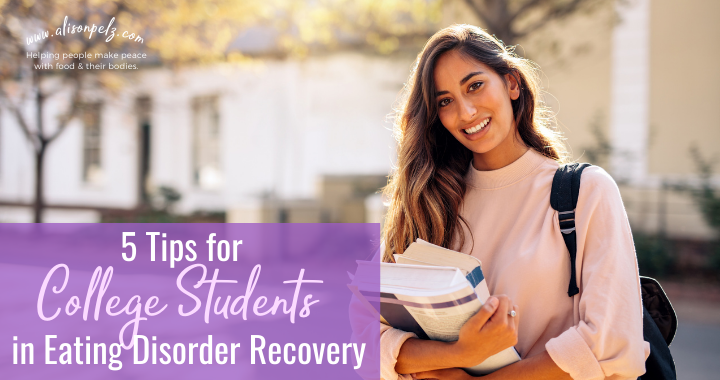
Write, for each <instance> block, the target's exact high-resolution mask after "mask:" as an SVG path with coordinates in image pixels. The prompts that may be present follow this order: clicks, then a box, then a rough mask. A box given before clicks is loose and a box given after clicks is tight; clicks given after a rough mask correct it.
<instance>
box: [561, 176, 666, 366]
mask: <svg viewBox="0 0 720 380" xmlns="http://www.w3.org/2000/svg"><path fill="white" fill-rule="evenodd" d="M588 166H590V164H577V163H575V164H570V165H564V166H561V167H560V168H558V170H557V172H555V177H554V178H553V183H552V190H551V192H550V205H551V206H552V208H553V209H555V210H557V211H558V221H559V223H560V231H561V232H562V237H563V240H565V245H566V246H567V249H568V252H569V253H570V284H569V285H568V296H570V297H572V296H574V295H576V294H578V292H579V289H578V286H577V280H576V276H575V257H576V255H577V241H576V234H575V207H576V206H577V198H578V194H579V192H580V175H581V174H582V171H583V170H584V169H585V168H586V167H588ZM640 287H641V291H642V303H643V338H644V339H645V341H646V342H648V343H650V356H649V357H648V358H647V361H646V362H645V374H644V375H642V376H640V379H643V380H649V379H653V380H655V379H672V380H676V379H677V375H676V373H675V362H674V361H673V358H672V355H671V354H670V348H669V346H670V343H672V340H673V338H674V337H675V332H676V331H677V317H676V315H675V310H673V307H672V304H670V300H669V299H668V297H667V295H666V294H665V292H664V291H663V289H662V287H660V284H659V283H658V282H657V281H656V280H655V279H653V278H650V277H643V276H641V277H640Z"/></svg>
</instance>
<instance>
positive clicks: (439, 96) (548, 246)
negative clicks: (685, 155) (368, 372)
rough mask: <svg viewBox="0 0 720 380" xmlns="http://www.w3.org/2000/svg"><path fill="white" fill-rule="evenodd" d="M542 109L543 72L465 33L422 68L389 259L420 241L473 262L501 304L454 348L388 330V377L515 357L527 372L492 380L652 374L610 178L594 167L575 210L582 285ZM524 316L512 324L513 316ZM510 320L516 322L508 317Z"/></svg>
mask: <svg viewBox="0 0 720 380" xmlns="http://www.w3.org/2000/svg"><path fill="white" fill-rule="evenodd" d="M551 120H552V118H551V117H549V114H548V111H547V109H546V108H545V107H544V105H543V103H542V101H541V99H540V97H539V87H538V82H537V78H536V69H535V67H534V66H533V64H532V63H531V62H529V61H528V60H525V59H522V58H519V57H517V56H515V55H513V54H512V53H511V52H510V51H508V50H507V49H506V48H505V47H504V46H503V45H502V43H501V42H499V41H497V40H496V39H495V38H493V37H492V36H490V35H489V34H487V33H486V32H484V31H483V30H481V29H479V28H477V27H473V26H469V25H455V26H451V27H449V28H446V29H443V30H441V31H439V32H438V33H437V34H435V35H434V36H433V37H432V38H431V39H430V40H429V41H428V43H427V45H426V46H425V48H424V49H423V51H422V52H421V53H420V55H419V56H418V60H417V65H416V67H415V69H414V71H413V73H412V75H411V78H410V80H409V82H408V86H407V88H406V98H405V102H404V105H403V107H402V108H401V110H400V113H399V117H398V119H397V122H396V126H395V127H396V134H397V139H398V151H399V153H398V165H397V166H398V167H397V172H396V173H395V174H394V176H393V177H392V181H391V183H390V184H389V186H388V188H387V189H386V191H387V194H388V195H389V196H390V199H391V204H390V208H389V212H388V215H387V219H386V223H385V230H384V233H383V238H384V242H385V248H384V252H383V259H384V260H385V261H392V254H393V253H402V252H403V251H404V250H405V249H406V248H407V247H408V245H409V244H410V243H411V242H413V241H415V240H416V239H417V238H421V239H424V240H427V241H429V242H431V243H434V244H437V245H441V246H443V247H448V248H450V249H454V250H458V251H460V252H463V253H466V254H470V255H473V256H475V257H477V258H478V259H480V260H481V261H482V264H483V272H484V274H485V277H486V279H487V281H488V287H489V289H490V293H491V294H496V295H499V296H496V297H491V298H490V299H489V300H488V302H486V304H485V305H484V306H483V308H482V309H481V311H480V312H479V313H478V314H477V315H475V316H474V317H473V318H471V319H470V320H469V321H468V322H467V323H466V324H465V326H464V327H463V329H462V330H461V332H460V337H459V340H458V341H457V342H452V343H445V342H438V341H427V340H420V339H416V338H415V337H414V336H413V334H411V333H407V332H403V331H400V330H396V329H393V328H390V327H389V326H383V328H382V333H381V362H382V365H381V372H382V377H383V378H384V379H385V380H395V379H397V378H403V379H404V378H410V376H412V377H413V378H418V379H425V378H437V379H468V378H471V377H470V376H469V375H468V374H466V373H465V372H464V371H462V370H460V369H457V368H459V367H468V366H473V365H475V364H478V363H480V362H482V361H483V360H484V359H486V358H487V357H489V356H491V355H493V354H495V353H497V352H499V351H501V350H503V349H505V348H507V347H510V346H515V348H516V349H517V351H518V352H519V353H520V355H521V357H522V359H523V360H521V361H519V362H517V363H515V364H512V365H510V366H507V367H505V368H503V369H501V370H499V371H496V372H494V373H493V374H491V375H488V376H486V378H488V379H495V378H498V379H570V378H573V379H604V378H609V379H635V378H637V377H638V376H640V375H642V374H643V373H644V372H645V359H646V358H647V356H648V354H649V345H648V344H647V343H646V342H644V341H643V332H642V306H641V299H640V284H639V279H638V270H637V261H636V258H635V250H634V247H633V241H632V235H631V233H630V227H629V224H628V221H627V216H626V214H625V209H624V207H623V204H622V201H621V199H620V193H619V191H618V188H617V186H616V185H615V182H614V181H613V180H612V178H611V177H610V176H609V175H608V174H607V173H606V172H605V171H603V170H602V169H601V168H599V167H596V166H592V167H590V168H588V169H586V170H585V171H584V172H583V175H582V185H581V187H580V194H579V199H578V206H577V209H576V216H575V218H576V219H575V224H576V230H577V268H576V270H577V282H578V286H579V288H580V293H579V294H577V295H575V296H573V297H568V294H567V285H568V282H569V279H570V270H569V268H570V258H569V255H568V252H567V248H566V247H565V244H564V241H563V238H562V235H561V232H560V230H559V227H558V215H557V212H556V211H555V210H553V209H552V208H551V207H550V189H551V184H552V179H553V176H554V174H555V171H556V170H557V168H558V165H559V164H562V163H563V162H564V161H565V159H566V151H565V150H564V148H563V146H562V144H561V141H560V138H559V135H558V134H557V133H556V132H554V131H553V129H551V127H552V125H551ZM513 311H514V313H513ZM511 314H514V316H512V315H511Z"/></svg>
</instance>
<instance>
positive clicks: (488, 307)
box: [453, 295, 519, 372]
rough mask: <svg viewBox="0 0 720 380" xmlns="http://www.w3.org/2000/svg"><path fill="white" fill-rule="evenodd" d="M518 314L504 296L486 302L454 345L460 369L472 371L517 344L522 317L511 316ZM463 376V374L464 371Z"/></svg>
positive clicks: (461, 331) (466, 325)
mask: <svg viewBox="0 0 720 380" xmlns="http://www.w3.org/2000/svg"><path fill="white" fill-rule="evenodd" d="M512 310H515V312H516V313H517V307H514V306H513V304H512V301H511V300H510V298H508V297H507V296H505V295H499V296H493V297H490V298H488V299H487V301H486V302H485V305H483V307H482V308H481V309H480V311H478V312H477V314H475V315H474V316H473V317H472V318H470V319H469V320H468V321H467V322H465V324H464V325H463V327H462V328H461V329H460V336H459V338H458V340H457V342H454V343H453V350H456V353H457V357H458V358H459V359H460V360H461V363H459V365H458V367H472V366H475V365H478V364H480V363H482V362H483V361H485V359H487V358H489V357H490V356H492V355H495V354H497V353H498V352H500V351H502V350H504V349H506V348H508V347H512V346H514V345H516V344H517V326H518V322H519V316H518V315H517V314H516V315H515V317H511V316H510V315H508V313H509V312H510V311H512ZM463 372H464V371H463Z"/></svg>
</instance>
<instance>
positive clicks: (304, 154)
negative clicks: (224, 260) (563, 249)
mask: <svg viewBox="0 0 720 380" xmlns="http://www.w3.org/2000/svg"><path fill="white" fill-rule="evenodd" d="M465 6H466V5H465V3H464V2H463V1H454V2H448V5H447V7H446V9H445V12H444V19H443V23H444V24H451V23H457V22H467V23H475V24H480V22H479V20H477V19H474V18H473V17H472V12H469V11H468V10H467V9H466V8H464V7H465ZM717 14H720V3H718V2H712V1H703V0H689V1H686V2H682V3H680V2H677V1H669V0H656V1H652V2H651V1H650V0H633V1H626V2H621V3H619V4H614V3H612V2H610V3H607V4H606V5H605V6H603V7H600V8H599V9H596V10H594V11H593V12H591V13H589V14H579V15H576V16H573V17H572V18H570V19H568V20H564V21H562V22H558V23H556V24H554V25H551V26H550V27H549V28H546V29H545V30H543V31H542V32H540V33H537V34H536V35H534V36H533V37H532V38H530V39H529V40H527V41H522V42H521V47H519V48H518V50H519V53H521V54H523V55H525V56H527V57H529V58H531V59H533V60H535V61H536V62H538V63H539V64H540V66H541V68H542V70H543V82H544V84H545V88H546V90H547V92H548V94H547V95H546V96H545V99H546V101H547V102H548V103H549V104H550V105H551V106H552V107H553V109H554V110H555V111H556V112H557V119H558V122H559V125H560V128H561V130H562V131H563V132H564V133H565V135H566V136H567V138H568V143H569V145H570V146H571V147H572V153H573V157H574V158H575V159H578V160H579V161H587V160H589V159H592V160H593V161H594V162H595V163H597V164H600V165H602V166H604V167H605V168H606V169H607V170H608V171H609V172H610V173H611V174H612V175H613V176H614V177H615V178H616V180H617V181H618V182H619V183H620V184H621V191H622V193H623V198H624V201H625V205H626V207H627V210H628V214H629V216H630V219H631V222H632V223H633V226H634V228H636V229H640V230H645V231H648V232H658V231H660V232H663V231H664V232H666V233H667V234H668V235H670V236H673V237H681V238H691V239H707V238H710V237H711V236H712V230H710V229H709V228H708V227H707V226H706V225H705V223H704V222H703V220H702V218H701V215H700V213H699V212H698V210H697V208H696V207H695V205H694V204H693V202H692V200H691V199H690V197H689V196H688V194H687V193H683V192H678V191H674V190H670V189H671V188H672V186H671V185H673V184H681V183H689V184H693V183H694V182H693V181H696V180H697V173H696V169H695V166H694V164H693V161H692V160H691V157H690V155H689V153H688V152H689V148H690V146H691V145H692V144H695V145H696V146H697V147H698V149H699V151H701V152H702V153H703V154H704V155H705V156H707V157H712V156H713V155H718V153H720V144H719V143H720V125H718V121H717V120H716V119H715V118H714V116H713V115H714V114H713V111H714V110H715V108H717V106H718V105H719V104H720V74H718V73H717V72H716V71H714V70H712V68H711V67H712V63H714V62H716V61H717V60H718V58H720V53H719V52H718V51H716V49H713V47H715V46H720V25H719V24H718V23H717V22H715V20H714V18H715V17H716V15H717ZM248 36H249V37H248ZM238 44H240V46H238V47H240V48H245V49H246V50H248V49H250V50H253V51H254V52H255V53H257V55H258V56H262V52H263V49H266V48H267V47H268V46H271V45H272V38H269V37H268V36H267V35H266V34H264V33H262V31H260V32H257V31H255V32H253V33H250V34H248V35H247V36H244V37H243V38H241V39H239V41H238ZM243 44H244V45H243ZM414 54H416V51H414V52H412V53H411V54H409V53H407V52H405V53H403V52H400V53H396V54H393V55H390V56H383V55H379V54H375V53H372V52H362V51H348V50H345V51H342V50H341V51H338V52H334V53H325V54H316V55H312V56H310V57H309V58H307V59H305V60H302V61H300V60H289V59H277V58H266V59H263V60H261V61H258V62H255V63H248V64H243V65H239V66H229V65H218V66H212V67H200V68H186V69H180V70H174V71H173V70H170V69H166V68H152V69H144V70H141V71H139V72H137V73H135V74H133V75H132V76H131V79H130V82H129V83H128V84H127V85H126V86H125V87H124V88H123V89H122V90H121V91H120V92H118V93H110V92H103V93H98V94H97V97H96V99H95V100H94V101H92V102H88V104H87V107H85V108H84V110H83V115H82V117H81V118H79V120H77V121H76V122H75V123H74V124H73V125H71V126H70V127H69V128H68V130H67V131H65V132H64V133H63V135H62V136H61V137H60V138H59V140H58V141H56V142H55V143H53V144H52V145H51V147H50V149H49V152H48V155H47V161H46V173H45V175H46V177H45V178H46V192H45V194H46V195H45V198H46V202H47V203H48V204H49V205H50V206H64V208H58V207H51V208H50V209H48V211H47V213H46V216H47V220H48V221H55V220H74V221H79V220H87V221H90V220H96V219H97V218H98V216H97V215H98V214H97V213H94V211H93V210H96V209H102V208H106V209H133V208H136V207H138V206H140V205H143V204H149V203H152V202H153V199H154V197H155V196H156V194H157V193H158V189H159V188H160V187H165V188H172V189H174V190H176V191H177V192H178V193H180V194H181V195H182V198H181V200H180V201H179V203H178V204H177V205H176V207H175V212H178V213H191V212H194V211H227V215H228V220H229V221H245V222H251V221H264V222H280V221H287V222H320V221H325V222H338V221H344V222H360V221H364V220H371V221H379V217H380V216H381V215H382V209H383V208H382V201H381V200H380V199H378V197H377V195H375V196H373V194H374V193H375V191H376V190H377V189H378V188H379V187H380V186H382V185H384V183H385V181H386V176H387V175H388V173H389V172H390V170H391V164H392V162H393V160H394V155H395V151H394V141H393V139H392V135H391V131H390V127H391V121H390V120H389V118H388V116H389V115H390V114H391V113H392V106H393V104H394V103H395V101H396V98H397V95H398V93H399V92H400V90H401V88H402V86H403V83H404V81H405V80H406V79H407V76H408V74H409V72H410V68H411V65H412V61H413V58H414ZM550 94H551V95H550ZM53 107H55V108H53ZM48 108H49V110H52V109H57V104H56V105H53V104H50V105H49V106H48ZM719 178H720V177H719ZM718 184H719V185H720V181H718ZM32 196H33V157H32V154H31V149H30V147H29V144H28V142H27V141H26V139H25V137H24V136H23V135H22V132H21V130H20V128H18V126H17V125H15V121H14V119H13V118H12V117H11V115H9V114H8V113H7V112H2V114H0V204H1V206H0V221H29V220H30V219H31V218H30V214H31V210H30V208H29V205H30V203H31V201H32ZM73 210H75V211H77V212H76V213H74V214H73V213H72V212H71V211H73Z"/></svg>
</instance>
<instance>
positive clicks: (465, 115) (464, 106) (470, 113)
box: [459, 98, 477, 123]
mask: <svg viewBox="0 0 720 380" xmlns="http://www.w3.org/2000/svg"><path fill="white" fill-rule="evenodd" d="M459 103H460V120H462V121H463V122H466V123H467V122H470V121H472V120H473V119H474V118H475V115H476V114H477V108H475V105H474V104H473V103H472V101H470V99H467V98H460V102H459Z"/></svg>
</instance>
